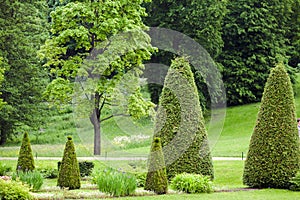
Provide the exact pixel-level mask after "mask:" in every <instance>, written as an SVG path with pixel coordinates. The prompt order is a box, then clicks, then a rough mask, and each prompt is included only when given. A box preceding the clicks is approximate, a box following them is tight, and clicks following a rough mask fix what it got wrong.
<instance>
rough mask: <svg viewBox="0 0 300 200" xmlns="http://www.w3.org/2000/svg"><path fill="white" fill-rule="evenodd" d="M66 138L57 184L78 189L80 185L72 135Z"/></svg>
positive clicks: (70, 188)
mask: <svg viewBox="0 0 300 200" xmlns="http://www.w3.org/2000/svg"><path fill="white" fill-rule="evenodd" d="M67 138H68V140H67V142H66V145H65V149H64V156H63V159H62V163H61V166H60V168H59V173H58V179H57V185H58V186H59V187H61V188H69V190H73V189H79V188H80V186H81V184H80V172H79V164H78V161H77V157H76V152H75V146H74V143H73V140H72V137H71V136H68V137H67Z"/></svg>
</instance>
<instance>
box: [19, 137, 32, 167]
mask: <svg viewBox="0 0 300 200" xmlns="http://www.w3.org/2000/svg"><path fill="white" fill-rule="evenodd" d="M17 170H22V171H23V172H26V171H32V170H34V159H33V155H32V150H31V145H30V140H29V137H28V133H27V132H25V133H24V136H23V140H22V145H21V148H20V151H19V157H18V162H17Z"/></svg>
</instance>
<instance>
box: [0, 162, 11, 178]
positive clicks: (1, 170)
mask: <svg viewBox="0 0 300 200" xmlns="http://www.w3.org/2000/svg"><path fill="white" fill-rule="evenodd" d="M10 171H11V167H10V166H7V165H6V164H2V163H0V176H4V175H5V174H6V173H7V172H10Z"/></svg>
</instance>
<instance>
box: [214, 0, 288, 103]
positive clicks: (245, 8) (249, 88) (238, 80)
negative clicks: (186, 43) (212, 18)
mask: <svg viewBox="0 0 300 200" xmlns="http://www.w3.org/2000/svg"><path fill="white" fill-rule="evenodd" d="M292 3H293V0H274V1H268V0H250V1H240V0H232V1H229V2H228V6H227V8H228V13H227V14H226V16H225V17H224V25H223V29H222V31H223V34H222V37H223V41H224V48H223V52H222V54H220V56H219V57H218V61H219V62H221V63H222V65H223V66H224V70H223V72H222V73H223V80H224V83H225V87H226V92H227V101H228V104H229V105H237V104H247V103H251V102H257V101H260V99H261V97H262V93H263V90H264V85H265V83H266V80H267V78H268V75H269V72H270V69H271V66H275V64H276V63H278V62H280V61H282V60H284V62H285V63H287V62H288V60H287V56H286V54H287V51H288V46H287V43H288V38H287V34H288V33H289V28H288V27H289V25H288V23H289V22H290V20H291V15H292V12H291V7H292ZM289 73H291V74H293V73H294V72H293V71H291V70H289ZM291 78H292V76H291ZM292 81H293V80H292Z"/></svg>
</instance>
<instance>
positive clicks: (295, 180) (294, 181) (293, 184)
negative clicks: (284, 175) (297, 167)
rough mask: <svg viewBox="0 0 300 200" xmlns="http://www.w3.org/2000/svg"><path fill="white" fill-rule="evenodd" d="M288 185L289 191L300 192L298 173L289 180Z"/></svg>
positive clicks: (299, 176) (299, 173)
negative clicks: (289, 184)
mask: <svg viewBox="0 0 300 200" xmlns="http://www.w3.org/2000/svg"><path fill="white" fill-rule="evenodd" d="M290 183H291V186H290V190H293V191H300V172H298V173H297V175H296V176H295V177H293V178H292V179H291V180H290Z"/></svg>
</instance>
